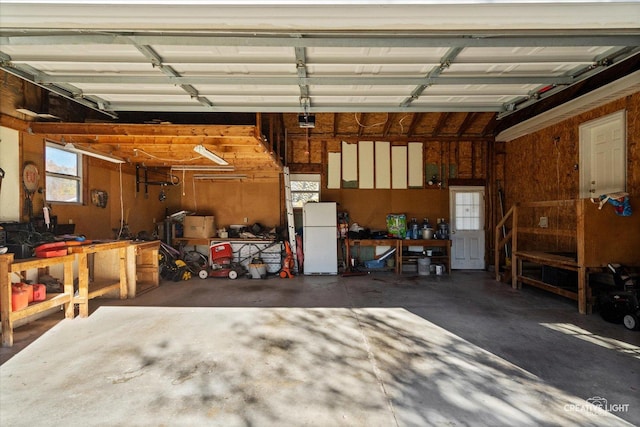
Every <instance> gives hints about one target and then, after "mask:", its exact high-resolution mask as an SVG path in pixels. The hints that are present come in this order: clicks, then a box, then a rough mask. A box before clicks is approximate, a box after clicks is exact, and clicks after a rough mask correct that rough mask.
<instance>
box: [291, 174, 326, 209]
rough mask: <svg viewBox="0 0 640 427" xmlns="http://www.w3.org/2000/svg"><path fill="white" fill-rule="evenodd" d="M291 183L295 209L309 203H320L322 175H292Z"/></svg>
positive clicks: (292, 202)
mask: <svg viewBox="0 0 640 427" xmlns="http://www.w3.org/2000/svg"><path fill="white" fill-rule="evenodd" d="M290 183H291V204H292V205H293V207H294V208H301V207H303V206H304V204H305V203H307V202H319V201H320V175H318V174H292V176H291V182H290Z"/></svg>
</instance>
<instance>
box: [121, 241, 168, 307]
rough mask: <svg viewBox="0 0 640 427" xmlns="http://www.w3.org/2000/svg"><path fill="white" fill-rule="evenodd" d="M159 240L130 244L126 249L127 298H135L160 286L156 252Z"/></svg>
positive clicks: (158, 247)
mask: <svg viewBox="0 0 640 427" xmlns="http://www.w3.org/2000/svg"><path fill="white" fill-rule="evenodd" d="M159 249H160V240H153V241H149V242H132V243H131V244H130V245H129V246H128V247H127V286H128V297H129V298H135V297H136V295H140V294H141V293H143V292H147V291H150V290H151V289H154V288H157V287H158V286H160V269H159V266H158V252H159Z"/></svg>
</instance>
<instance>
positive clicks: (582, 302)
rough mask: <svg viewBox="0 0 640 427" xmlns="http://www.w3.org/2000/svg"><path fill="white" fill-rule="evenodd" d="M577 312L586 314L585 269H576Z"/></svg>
mask: <svg viewBox="0 0 640 427" xmlns="http://www.w3.org/2000/svg"><path fill="white" fill-rule="evenodd" d="M578 311H579V312H580V314H587V269H586V268H585V267H580V268H578Z"/></svg>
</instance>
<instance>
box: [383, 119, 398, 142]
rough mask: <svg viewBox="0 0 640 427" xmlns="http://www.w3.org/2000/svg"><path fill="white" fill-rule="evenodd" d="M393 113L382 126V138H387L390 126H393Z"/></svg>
mask: <svg viewBox="0 0 640 427" xmlns="http://www.w3.org/2000/svg"><path fill="white" fill-rule="evenodd" d="M395 117H396V115H395V113H389V117H388V118H387V121H386V122H385V124H384V128H383V129H382V137H383V138H386V137H387V136H389V132H390V131H391V126H392V125H393V120H394V119H395Z"/></svg>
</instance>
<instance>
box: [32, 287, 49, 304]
mask: <svg viewBox="0 0 640 427" xmlns="http://www.w3.org/2000/svg"><path fill="white" fill-rule="evenodd" d="M46 299H47V287H46V286H45V285H43V284H40V283H37V284H35V285H33V300H34V301H44V300H46Z"/></svg>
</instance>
